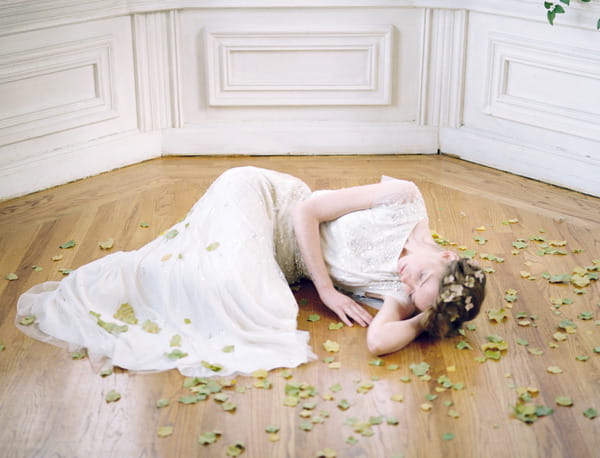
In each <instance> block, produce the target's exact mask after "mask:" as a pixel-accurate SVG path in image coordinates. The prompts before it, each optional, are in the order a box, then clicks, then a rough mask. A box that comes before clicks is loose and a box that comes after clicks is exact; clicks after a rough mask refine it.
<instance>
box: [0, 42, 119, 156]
mask: <svg viewBox="0 0 600 458" xmlns="http://www.w3.org/2000/svg"><path fill="white" fill-rule="evenodd" d="M112 46H113V44H112V41H111V39H110V37H101V38H95V39H89V40H81V41H77V42H72V43H65V44H62V45H61V46H53V47H51V48H36V49H32V50H26V51H23V52H18V53H13V54H8V55H3V56H0V100H2V103H1V104H0V129H1V130H0V144H5V145H6V144H10V143H13V142H17V141H21V140H26V139H29V138H34V137H36V136H41V135H46V134H50V133H53V132H58V131H62V130H66V129H70V128H73V127H77V126H81V125H85V124H90V123H94V122H98V121H104V120H107V119H111V118H115V117H117V116H118V114H117V113H116V112H115V110H114V93H113V83H112V81H113V78H114V75H113V73H112V68H113V64H112V62H111V48H112Z"/></svg>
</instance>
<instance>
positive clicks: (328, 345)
mask: <svg viewBox="0 0 600 458" xmlns="http://www.w3.org/2000/svg"><path fill="white" fill-rule="evenodd" d="M323 348H325V350H326V351H328V352H330V353H336V352H338V351H339V350H340V344H338V343H337V342H334V341H332V340H327V341H325V343H324V344H323Z"/></svg>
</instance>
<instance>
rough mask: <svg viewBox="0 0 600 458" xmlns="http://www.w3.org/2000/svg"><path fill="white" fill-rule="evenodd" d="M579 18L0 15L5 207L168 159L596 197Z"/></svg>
mask: <svg viewBox="0 0 600 458" xmlns="http://www.w3.org/2000/svg"><path fill="white" fill-rule="evenodd" d="M449 4H451V6H452V7H451V8H449ZM572 4H573V5H572V6H571V8H570V10H569V11H568V13H567V14H566V15H563V16H562V17H558V18H557V19H556V22H557V25H555V26H554V27H551V26H550V25H548V24H547V23H546V22H545V14H544V9H543V5H541V4H540V3H539V2H538V1H537V0H523V1H517V0H505V1H502V2H500V1H491V0H487V1H486V0H480V1H469V0H463V1H454V2H446V1H441V0H429V1H428V0H421V1H419V0H414V1H401V0H322V1H309V0H280V1H267V0H262V1H261V0H244V1H242V0H227V1H226V0H219V1H217V0H204V1H202V0H165V1H160V2H159V1H151V0H96V1H90V0H88V1H82V0H80V1H77V2H76V1H74V0H54V1H48V0H36V1H33V0H17V1H15V0H12V1H10V2H5V3H3V4H0V198H9V197H13V196H17V195H22V194H25V193H28V192H32V191H35V190H39V189H43V188H46V187H48V186H52V185H56V184H60V183H64V182H66V181H69V180H73V179H77V178H81V177H84V176H88V175H91V174H95V173H99V172H102V171H106V170H110V169H112V168H115V167H120V166H123V165H126V164H129V163H134V162H138V161H141V160H145V159H148V158H152V157H156V156H159V155H161V154H332V153H334V154H388V153H425V154H434V153H436V152H437V151H438V150H441V151H443V152H447V153H451V154H456V155H459V156H462V157H464V158H466V159H468V160H470V161H474V162H478V163H482V164H486V165H491V166H493V167H497V168H500V169H503V170H507V171H511V172H515V173H519V174H522V175H525V176H529V177H533V178H537V179H542V180H545V181H548V182H551V183H556V184H559V185H562V186H566V187H570V188H572V189H576V190H580V191H583V192H587V193H590V194H594V195H599V196H600V129H599V127H600V103H599V102H600V32H598V31H595V30H594V29H595V25H596V21H597V19H598V18H599V17H600V1H599V0H594V1H593V3H591V4H585V5H583V4H580V3H577V2H572Z"/></svg>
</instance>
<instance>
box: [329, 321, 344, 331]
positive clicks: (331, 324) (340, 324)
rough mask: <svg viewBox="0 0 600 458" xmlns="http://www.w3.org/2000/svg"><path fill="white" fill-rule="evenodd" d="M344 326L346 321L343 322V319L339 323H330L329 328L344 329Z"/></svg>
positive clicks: (333, 329) (332, 329) (334, 329)
mask: <svg viewBox="0 0 600 458" xmlns="http://www.w3.org/2000/svg"><path fill="white" fill-rule="evenodd" d="M343 326H344V323H342V322H341V321H340V322H338V323H330V324H329V330H331V331H336V330H338V329H342V327H343Z"/></svg>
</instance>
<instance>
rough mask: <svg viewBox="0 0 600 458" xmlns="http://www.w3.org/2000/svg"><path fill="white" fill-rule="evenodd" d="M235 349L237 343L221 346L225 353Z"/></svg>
mask: <svg viewBox="0 0 600 458" xmlns="http://www.w3.org/2000/svg"><path fill="white" fill-rule="evenodd" d="M234 350H235V345H225V346H224V347H223V348H221V351H222V352H223V353H233V351H234Z"/></svg>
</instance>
